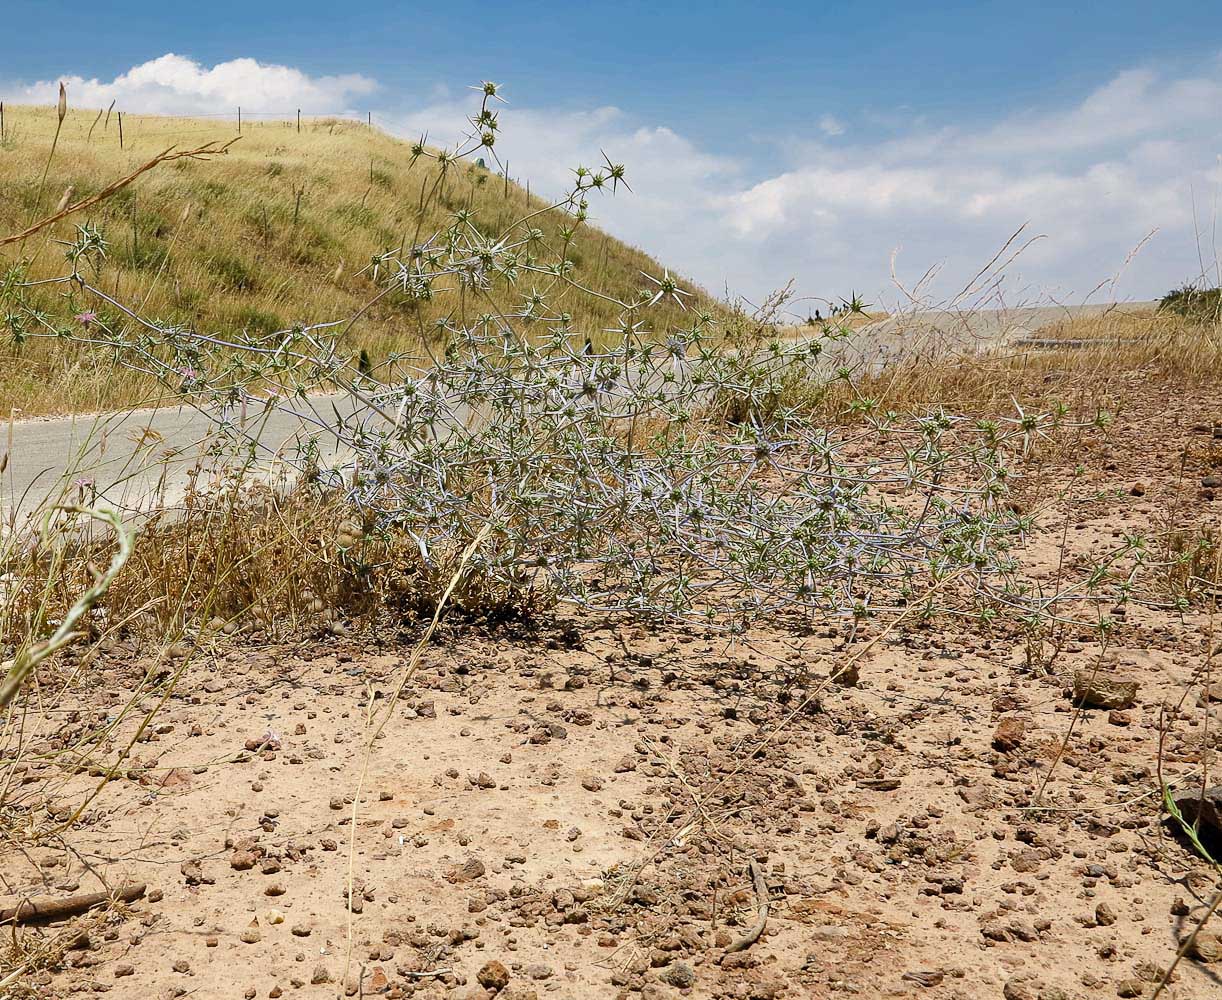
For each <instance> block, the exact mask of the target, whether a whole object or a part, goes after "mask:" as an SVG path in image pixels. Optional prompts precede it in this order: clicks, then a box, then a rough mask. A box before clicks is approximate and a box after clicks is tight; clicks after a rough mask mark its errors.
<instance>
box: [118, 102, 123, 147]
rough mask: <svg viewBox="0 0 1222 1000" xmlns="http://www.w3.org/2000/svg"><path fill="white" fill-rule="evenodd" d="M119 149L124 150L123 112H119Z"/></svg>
mask: <svg viewBox="0 0 1222 1000" xmlns="http://www.w3.org/2000/svg"><path fill="white" fill-rule="evenodd" d="M119 148H120V149H122V148H123V112H122V111H120V112H119Z"/></svg>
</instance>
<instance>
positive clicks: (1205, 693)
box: [1197, 681, 1222, 708]
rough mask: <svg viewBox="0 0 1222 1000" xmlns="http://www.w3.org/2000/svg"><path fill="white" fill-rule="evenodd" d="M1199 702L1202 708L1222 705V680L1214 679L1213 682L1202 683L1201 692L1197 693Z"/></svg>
mask: <svg viewBox="0 0 1222 1000" xmlns="http://www.w3.org/2000/svg"><path fill="white" fill-rule="evenodd" d="M1197 704H1198V705H1200V706H1201V708H1206V707H1208V706H1210V705H1219V706H1222V681H1214V682H1213V683H1212V684H1202V685H1201V692H1200V694H1198V695H1197Z"/></svg>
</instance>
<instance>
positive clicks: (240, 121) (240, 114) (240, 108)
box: [238, 104, 242, 135]
mask: <svg viewBox="0 0 1222 1000" xmlns="http://www.w3.org/2000/svg"><path fill="white" fill-rule="evenodd" d="M238 134H239V135H241V134H242V105H240V104H239V105H238Z"/></svg>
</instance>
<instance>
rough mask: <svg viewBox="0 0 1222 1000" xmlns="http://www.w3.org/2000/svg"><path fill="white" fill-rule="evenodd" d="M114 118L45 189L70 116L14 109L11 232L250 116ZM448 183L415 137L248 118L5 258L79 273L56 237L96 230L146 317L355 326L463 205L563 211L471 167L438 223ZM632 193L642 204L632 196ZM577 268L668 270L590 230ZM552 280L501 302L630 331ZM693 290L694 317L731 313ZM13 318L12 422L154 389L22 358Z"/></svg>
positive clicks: (393, 338)
mask: <svg viewBox="0 0 1222 1000" xmlns="http://www.w3.org/2000/svg"><path fill="white" fill-rule="evenodd" d="M97 115H98V112H97V111H96V109H95V110H89V111H85V110H70V111H69V112H68V116H67V118H66V119H65V121H64V126H63V129H62V132H61V135H60V138H59V143H58V147H57V150H56V153H55V156H54V158H53V160H52V161H51V164H50V169H49V171H48V173H47V178H46V182H45V185H43V184H42V183H41V179H42V175H43V170H44V167H45V166H46V162H47V156H48V152H49V150H50V148H51V139H52V136H53V134H54V130H55V109H53V108H34V107H11V106H10V107H6V108H5V138H4V140H3V142H0V191H2V192H3V197H2V198H0V237H2V236H6V235H9V234H10V233H14V232H18V231H21V230H22V229H24V228H25V227H26V226H27V225H29V224H30V222H31V221H33V220H35V219H37V218H41V217H45V216H47V215H50V214H51V213H52V212H53V211H54V210H55V208H56V205H57V203H58V202H59V201H60V199H61V197H62V196H63V194H64V192H65V190H66V189H67V188H68V187H71V188H72V189H73V190H72V200H74V201H75V200H76V199H79V198H81V197H84V196H86V195H89V194H90V193H92V192H96V191H97V190H99V189H101V188H102V187H104V186H105V185H106V184H108V183H110V182H111V181H113V180H115V179H117V178H118V177H120V176H122V175H124V174H126V173H128V172H130V171H131V170H133V169H134V168H135V167H136V166H138V165H139V164H141V163H143V162H144V161H146V160H147V159H149V158H151V157H152V156H153V155H155V154H157V153H159V152H161V151H162V150H164V149H165V148H166V147H168V146H171V145H175V146H177V147H178V148H181V149H187V148H194V147H197V146H200V145H202V144H204V143H206V142H208V141H209V140H222V141H223V140H227V139H230V138H232V137H233V136H234V135H236V134H237V132H236V123H235V122H233V121H227V120H221V119H193V118H170V117H159V116H133V115H126V114H125V115H124V116H123V148H122V149H120V145H119V122H118V117H117V115H115V114H111V115H110V116H109V118H108V119H107V117H106V116H105V115H104V116H103V117H102V119H100V120H99V119H98V117H97ZM629 166H631V165H629ZM437 180H438V167H437V166H436V164H435V163H434V161H432V160H430V159H428V158H425V157H421V158H419V159H417V160H416V161H415V162H414V163H413V162H412V156H411V147H410V145H409V144H407V143H405V142H403V141H401V140H398V139H395V138H393V137H391V136H389V135H387V134H386V133H384V132H381V131H378V130H377V129H376V128H369V127H367V126H366V125H365V124H364V123H358V122H354V121H346V120H336V119H325V120H304V121H303V122H302V124H301V131H300V132H298V130H297V124H296V122H255V123H248V122H244V123H243V125H242V133H241V139H240V140H239V141H238V142H237V143H235V144H234V145H233V146H232V147H231V148H230V149H229V151H228V153H226V154H225V155H224V156H220V157H216V158H214V159H212V160H209V161H207V162H196V161H191V160H179V161H176V162H174V163H171V164H166V165H162V166H160V167H158V168H156V169H154V170H153V171H151V172H149V173H148V174H146V175H144V176H142V177H141V178H140V179H139V180H138V181H137V182H135V183H134V184H133V185H132V186H130V187H128V188H126V189H124V190H123V191H121V192H119V193H118V194H117V195H115V196H114V197H112V198H111V199H109V200H107V201H106V202H104V203H102V204H100V205H99V206H97V207H96V208H95V209H93V210H91V211H88V212H83V213H81V214H79V215H76V216H73V217H72V218H70V219H66V220H64V221H62V222H60V223H58V224H57V225H56V226H55V227H54V229H53V230H50V231H48V232H46V233H43V234H40V235H39V236H37V237H35V238H32V239H30V240H28V241H26V243H25V244H24V246H22V247H21V248H20V250H18V247H17V245H10V246H8V247H4V248H0V274H2V273H3V271H4V270H7V269H8V268H10V267H11V266H12V265H14V264H15V263H17V262H18V261H19V259H21V258H22V257H24V258H27V259H28V260H29V262H30V269H29V275H30V276H31V277H35V278H37V277H45V276H51V275H57V274H61V273H63V270H64V261H63V255H62V246H60V245H58V244H56V243H55V242H54V240H55V239H60V240H64V239H69V238H71V236H72V235H73V234H74V232H75V226H76V225H78V224H82V223H85V222H91V223H94V224H96V225H97V226H98V227H100V228H101V230H102V231H103V233H104V235H105V237H106V239H107V241H108V242H109V252H108V257H107V260H106V262H105V264H104V265H103V268H102V274H101V276H100V280H101V283H102V285H103V286H104V287H105V289H106V290H107V291H108V292H116V291H117V295H116V298H118V299H120V300H121V301H124V302H127V303H143V313H144V315H146V316H149V317H153V318H156V319H157V320H159V321H164V322H174V323H185V324H191V325H193V326H194V327H195V328H196V329H199V330H225V331H235V330H254V331H274V330H277V329H283V328H286V327H288V326H290V325H292V324H293V323H298V322H303V323H309V322H320V321H326V320H333V319H343V318H347V317H349V316H351V315H353V314H354V313H355V312H356V311H357V310H358V309H359V308H360V307H362V306H364V305H365V304H366V303H367V302H368V301H369V300H370V298H372V296H373V295H374V294H375V293H376V292H377V291H378V289H379V287H380V286H379V285H378V284H377V283H375V281H374V280H373V278H372V275H371V274H370V273H368V271H366V273H363V274H362V273H360V272H361V270H362V269H363V268H366V267H367V265H368V264H369V263H370V261H371V260H372V259H373V257H374V255H375V254H379V253H382V252H384V251H386V250H387V249H390V248H394V247H397V246H400V245H401V244H402V243H403V241H404V240H407V241H409V242H411V241H412V240H413V238H414V236H415V234H416V233H417V232H419V233H420V234H421V235H429V234H431V233H432V232H434V231H436V230H438V229H441V228H443V227H444V226H445V225H446V224H447V222H448V220H449V219H450V218H452V216H453V213H454V212H456V211H459V210H464V209H465V210H469V211H470V212H471V213H472V216H473V220H474V224H475V225H477V226H478V227H480V229H481V231H483V232H485V233H499V232H500V231H502V230H503V229H505V228H506V227H508V226H509V225H511V223H513V222H514V221H515V220H517V219H519V218H521V217H523V216H525V215H527V214H529V213H531V212H536V211H539V210H540V209H542V208H544V207H546V203H545V202H543V201H542V200H540V199H539V198H537V197H530V198H529V199H528V195H527V192H526V191H525V190H523V189H522V188H521V187H519V186H518V185H517V184H515V183H513V182H511V181H506V180H505V179H504V178H502V177H500V176H498V175H497V174H496V173H494V172H492V171H489V170H487V169H484V168H481V167H479V166H477V165H476V164H474V163H470V162H459V163H456V164H455V165H453V166H452V167H450V169H449V170H448V172H447V177H446V180H445V183H444V184H443V185H442V186H441V187H440V188H439V189H438V192H437V197H436V198H435V199H434V200H433V202H432V203H431V204H430V205H429V206H428V207H427V209H426V210H425V211H423V212H421V211H420V209H419V206H420V195H421V190H422V185H425V186H426V187H431V186H432V185H433V184H434V183H436V182H437ZM40 188H42V193H41V195H40V194H39V191H40ZM600 197H611V195H610V194H595V195H593V196H592V204H591V209H592V211H594V212H597V207H598V206H597V199H598V198H600ZM617 197H632V195H631V194H630V193H626V192H624V191H622V190H621V192H620V193H619V194H618V195H617ZM567 221H568V218H567V216H565V215H563V214H562V213H559V212H553V213H545V214H544V215H542V216H540V217H538V218H536V219H534V220H532V222H531V225H532V226H535V227H537V228H538V229H540V230H542V231H543V233H544V240H545V241H546V242H547V243H548V244H549V245H555V243H556V234H557V231H558V229H559V228H560V227H561V226H562V225H563V224H565V223H566V222H567ZM569 257H570V259H571V260H572V261H573V262H574V265H575V277H576V278H578V279H579V280H580V281H581V282H582V283H583V284H585V285H587V286H589V287H592V288H595V289H599V290H607V291H610V292H612V293H614V294H616V295H617V296H619V297H629V296H631V295H632V294H633V293H634V292H636V291H638V290H639V289H641V288H643V287H645V286H646V284H647V283H646V282H645V279H644V278H642V276H641V272H647V273H649V274H660V273H661V271H662V265H661V264H659V263H658V262H657V261H655V260H653V259H652V258H650V257H649V256H647V255H646V254H645V253H643V252H641V251H640V250H637V249H635V248H633V247H630V246H627V245H626V244H624V243H621V242H620V241H618V240H616V239H614V238H612V237H610V236H608V235H606V234H605V233H602V232H600V231H598V230H597V229H594V228H593V227H591V226H588V225H587V226H583V227H581V228H580V229H579V231H578V235H577V238H576V241H575V243H574V245H573V248H572V251H571V252H570V254H569ZM383 273H385V272H384V271H383ZM547 280H548V279H546V278H544V281H543V282H539V281H537V280H529V279H527V280H524V281H523V283H522V284H521V285H520V286H519V287H517V288H506V287H500V288H495V289H494V290H493V292H492V298H493V302H494V304H495V305H496V307H497V308H498V309H501V310H507V309H513V308H516V307H517V306H519V305H520V304H521V302H522V299H523V296H524V294H525V293H526V292H528V291H530V290H531V289H532V288H538V289H539V290H540V291H542V292H545V293H546V294H547V295H548V300H549V302H550V303H551V304H552V306H553V307H554V308H564V309H566V310H569V311H571V312H572V313H573V329H574V336H575V337H581V338H584V337H585V336H587V335H589V336H591V337H593V338H594V339H595V340H597V339H598V338H599V337H600V336H602V335H603V331H604V330H605V329H606V328H607V327H610V326H611V325H612V324H613V322H614V320H615V317H616V310H615V308H614V306H613V305H612V304H611V303H607V302H602V301H600V300H598V299H596V298H593V297H591V296H585V295H578V294H575V293H574V292H572V291H571V290H565V289H563V288H561V287H560V286H558V285H557V284H556V283H555V281H554V279H552V285H551V287H550V288H549V287H547V285H546V283H547ZM683 287H685V288H691V287H692V286H691V285H690V283H686V282H685V283H683ZM693 290H694V291H695V293H696V294H695V296H694V297H693V299H692V300H690V301H691V302H692V303H694V305H695V308H697V309H708V310H712V311H719V310H720V309H721V307H720V305H719V304H718V303H716V302H715V301H714V300H712V299H711V298H710V297H709V296H707V295H706V294H705V293H703V292H701V291H699V290H698V289H693ZM37 304H38V306H39V308H41V309H42V310H45V317H44V318H45V320H46V322H47V323H49V324H52V325H54V324H56V323H62V322H65V321H66V320H68V319H69V318H70V317H71V316H72V315H74V314H75V313H76V312H78V311H80V310H82V309H89V308H94V307H95V306H96V303H92V302H87V301H84V300H83V299H81V298H80V297H79V294H78V295H77V296H71V295H65V289H64V288H63V286H52V287H51V288H50V289H48V290H47V291H45V292H43V293H41V294H40V295H39V297H38V299H37ZM488 311H489V304H488V302H487V301H486V300H485V301H478V300H476V299H474V297H470V296H461V295H459V294H458V293H447V294H442V295H439V296H437V297H435V298H434V299H433V300H432V301H430V302H420V301H419V300H415V299H411V298H409V297H408V296H403V295H400V296H396V295H393V294H392V295H387V296H386V297H384V298H383V299H381V300H380V301H379V302H377V303H376V304H375V305H373V306H372V307H371V308H370V309H369V311H368V312H367V313H366V314H365V315H364V316H363V317H362V318H361V320H360V322H359V323H358V324H357V325H356V326H355V327H354V329H353V331H352V333H351V335H350V337H351V339H350V343H351V346H352V348H353V351H354V352H356V351H358V350H360V349H362V348H363V349H365V350H367V351H368V352H369V354H370V356H371V357H373V358H377V357H379V356H382V355H385V354H386V353H387V352H390V351H396V350H411V349H412V348H413V347H415V346H419V344H420V343H421V341H422V340H432V339H435V338H436V336H437V334H436V325H435V324H436V322H437V321H438V320H439V319H440V318H442V317H449V318H451V319H452V320H453V321H455V322H462V321H463V320H464V319H471V318H472V317H473V316H476V315H479V314H483V313H487V312H488ZM650 319H651V324H650V325H651V326H653V327H656V328H659V329H664V328H665V326H666V324H667V323H668V322H672V321H673V322H677V323H684V324H686V323H688V322H690V317H688V316H683V315H680V313H679V311H678V310H677V309H676V308H670V309H668V310H664V311H662V312H660V313H659V312H654V313H651V314H650ZM11 320H12V317H11V316H10V317H8V318H7V319H6V316H5V307H4V305H3V303H0V338H2V339H3V340H2V342H0V407H2V410H0V412H3V413H4V414H5V415H7V414H8V413H9V411H10V409H11V408H12V407H18V408H20V409H21V410H22V411H23V414H24V415H33V414H36V413H48V412H70V411H82V410H95V409H108V408H116V407H121V406H124V405H129V404H130V403H132V402H133V401H135V400H137V399H140V398H143V396H144V395H145V394H146V393H147V391H148V389H149V386H148V385H146V384H143V383H141V381H140V380H139V379H138V378H134V377H131V376H128V375H119V376H116V374H115V373H114V371H113V370H112V368H111V366H110V365H109V364H107V363H105V362H104V359H99V358H97V357H95V356H93V355H90V354H82V353H80V352H79V351H77V350H76V349H73V348H70V347H68V346H66V345H63V344H56V343H53V342H52V343H47V342H39V341H27V342H26V344H25V345H24V346H21V347H14V346H13V345H12V343H11V341H12V337H11V336H10V334H11V332H12V331H11V329H10V327H11V325H12V323H11ZM116 321H117V319H116ZM27 322H28V319H27Z"/></svg>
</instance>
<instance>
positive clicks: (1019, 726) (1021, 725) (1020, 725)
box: [993, 715, 1027, 751]
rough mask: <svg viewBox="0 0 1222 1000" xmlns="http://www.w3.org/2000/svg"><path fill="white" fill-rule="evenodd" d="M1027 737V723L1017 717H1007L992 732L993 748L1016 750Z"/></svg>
mask: <svg viewBox="0 0 1222 1000" xmlns="http://www.w3.org/2000/svg"><path fill="white" fill-rule="evenodd" d="M1026 736H1027V723H1026V721H1025V720H1023V719H1020V718H1018V717H1017V716H1013V715H1011V716H1007V717H1006V718H1004V719H1002V720H1001V721H1000V722H999V723H997V728H996V729H995V730H994V731H993V746H995V747H996V748H997V749H998V750H1002V751H1008V750H1016V749H1017V748H1018V747H1020V746H1021V745H1022V742H1023V740H1024V739H1025V738H1026Z"/></svg>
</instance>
